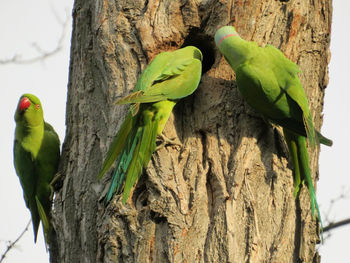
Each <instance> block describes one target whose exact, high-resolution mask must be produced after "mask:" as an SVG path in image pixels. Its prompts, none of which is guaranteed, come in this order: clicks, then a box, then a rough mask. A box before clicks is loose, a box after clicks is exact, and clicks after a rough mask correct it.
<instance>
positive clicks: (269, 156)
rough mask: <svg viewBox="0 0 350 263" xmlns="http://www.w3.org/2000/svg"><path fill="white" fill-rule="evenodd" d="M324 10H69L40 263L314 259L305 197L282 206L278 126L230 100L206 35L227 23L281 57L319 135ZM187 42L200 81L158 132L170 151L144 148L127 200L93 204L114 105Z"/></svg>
mask: <svg viewBox="0 0 350 263" xmlns="http://www.w3.org/2000/svg"><path fill="white" fill-rule="evenodd" d="M331 11H332V6H331V1H329V0H307V1H304V0H290V1H288V0H287V1H282V0H281V1H277V0H271V1H264V0H259V1H257V0H245V1H243V0H231V1H229V0H202V1H200V0H181V1H175V0H135V1H129V0H118V1H116V0H115V1H112V0H100V1H95V0H76V1H75V4H74V10H73V17H74V22H73V34H72V47H71V62H70V77H69V85H68V102H67V121H66V123H67V131H66V138H65V141H64V146H63V153H62V163H61V173H62V176H63V178H64V181H63V183H62V186H61V188H60V189H59V190H58V191H57V192H56V198H55V207H54V212H53V216H54V221H55V222H54V223H55V229H56V233H57V244H52V246H51V247H52V250H51V261H52V262H318V261H319V256H318V254H317V252H316V251H315V245H316V243H318V242H319V237H318V234H317V233H318V231H319V229H318V227H317V225H316V222H315V220H313V219H312V215H311V212H310V203H309V197H308V192H307V190H306V188H305V187H303V189H302V192H301V195H300V199H297V200H295V199H294V198H293V179H292V170H291V168H292V167H291V165H290V164H289V161H288V151H287V148H286V146H285V143H284V140H283V136H282V133H281V129H280V128H278V127H275V126H273V125H271V124H269V123H268V122H266V121H264V120H263V119H262V118H261V116H260V115H259V114H258V113H256V112H255V111H254V110H253V109H251V108H250V107H249V106H248V105H247V104H246V103H245V102H244V101H243V100H242V97H241V96H240V94H239V92H238V91H237V88H236V84H235V80H234V79H235V78H234V73H233V71H232V70H231V68H230V67H229V66H228V64H227V63H226V62H225V61H224V59H223V58H222V56H221V55H220V54H219V52H218V51H217V49H216V48H215V45H214V42H213V36H214V33H215V31H216V30H217V29H218V27H220V26H223V25H227V24H233V25H235V26H236V29H237V31H238V32H239V33H240V34H241V36H242V37H243V38H244V39H247V40H254V41H256V42H258V43H259V44H261V45H264V44H266V43H270V44H273V45H274V46H276V47H278V48H280V49H282V51H283V52H284V53H285V54H286V55H287V57H289V58H290V59H291V60H293V61H294V62H296V63H297V64H298V65H299V66H300V68H301V69H302V71H303V73H302V74H300V78H301V80H302V83H303V85H304V88H305V89H306V93H307V95H308V98H309V102H310V107H311V111H312V115H313V119H314V122H315V125H316V127H317V128H320V125H321V123H322V114H321V111H322V106H323V97H324V90H325V88H326V86H327V82H328V76H327V64H328V59H329V40H330V26H331ZM189 44H191V45H195V46H197V47H199V48H200V49H201V50H202V52H203V55H204V62H203V63H204V71H203V73H204V74H203V77H202V80H201V83H200V86H199V88H198V90H197V91H196V92H195V94H194V95H192V96H190V97H188V98H186V99H184V100H182V101H181V102H179V103H178V105H177V106H176V108H175V110H174V114H173V115H172V117H171V118H170V120H169V121H168V123H167V125H166V128H165V131H164V133H165V135H167V136H168V137H170V138H171V137H176V138H178V139H179V140H180V141H181V143H182V144H183V147H181V148H179V147H176V146H167V147H165V148H162V149H160V150H159V151H157V152H156V153H155V154H154V155H153V157H152V160H151V162H150V164H149V166H148V168H147V170H146V171H145V173H144V174H143V175H142V177H141V179H140V181H139V182H138V184H137V186H136V188H135V190H134V192H133V195H132V198H131V199H129V202H128V203H127V204H126V205H125V206H124V205H122V204H121V200H120V198H119V197H118V196H116V197H115V198H114V199H113V201H112V202H111V203H110V204H109V205H108V206H107V207H105V206H104V204H103V203H102V202H101V197H102V196H103V193H104V192H105V190H106V187H107V185H108V180H109V179H110V176H109V175H108V176H106V178H105V179H104V180H102V181H101V182H98V181H97V179H96V176H97V173H98V170H99V169H100V166H101V163H102V161H103V158H104V157H105V154H106V152H107V150H108V146H109V143H110V142H111V140H112V138H113V136H114V135H115V133H116V131H117V130H118V127H119V126H120V125H121V123H122V121H123V119H124V116H125V113H126V111H127V109H128V106H116V105H114V103H113V102H114V101H115V100H116V99H117V98H119V97H120V96H124V95H126V94H128V93H130V91H131V90H132V89H133V86H134V85H135V83H136V80H137V78H138V76H139V75H140V73H141V71H142V70H143V69H144V68H145V66H146V65H147V64H148V63H149V62H150V60H151V59H152V58H153V57H154V56H155V55H156V54H158V53H159V52H161V51H165V50H173V49H176V48H179V47H181V46H184V45H189ZM318 154H319V150H318V149H317V150H315V151H312V152H311V170H312V174H313V175H314V176H315V177H318Z"/></svg>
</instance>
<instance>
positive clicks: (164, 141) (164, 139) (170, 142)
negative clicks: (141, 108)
mask: <svg viewBox="0 0 350 263" xmlns="http://www.w3.org/2000/svg"><path fill="white" fill-rule="evenodd" d="M157 139H158V141H159V142H160V144H158V145H157V147H156V151H158V150H160V149H162V148H163V147H165V146H167V145H174V146H178V147H180V148H182V147H183V145H182V143H180V142H179V141H178V140H177V139H176V137H174V138H168V137H166V136H165V135H163V134H160V135H157Z"/></svg>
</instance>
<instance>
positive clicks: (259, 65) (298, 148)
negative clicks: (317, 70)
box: [215, 26, 332, 228]
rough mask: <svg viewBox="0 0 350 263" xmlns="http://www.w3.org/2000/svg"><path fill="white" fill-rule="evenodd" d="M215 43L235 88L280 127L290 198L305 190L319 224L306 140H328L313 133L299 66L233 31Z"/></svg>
mask: <svg viewBox="0 0 350 263" xmlns="http://www.w3.org/2000/svg"><path fill="white" fill-rule="evenodd" d="M215 43H216V45H217V47H218V48H219V50H220V52H221V53H222V54H223V55H224V57H225V59H226V60H227V62H228V63H229V64H230V66H231V67H232V69H233V70H234V72H235V73H236V81H237V85H238V89H239V91H240V92H241V94H242V96H243V97H244V99H245V100H246V101H247V103H248V104H249V105H250V106H251V107H253V108H254V109H256V110H257V111H258V112H260V113H261V114H262V115H263V116H265V117H267V118H268V119H270V120H271V121H272V122H274V123H276V124H278V125H281V126H282V127H283V133H284V136H285V140H286V142H287V145H288V148H289V152H290V156H291V159H292V161H293V166H294V196H295V197H296V196H297V195H298V193H299V191H300V187H301V185H302V183H304V182H305V183H306V186H307V188H308V190H309V195H310V202H311V210H312V215H313V217H314V218H315V209H316V211H317V215H318V218H319V220H320V223H321V228H322V221H321V216H320V211H319V208H318V204H317V201H316V195H315V189H314V186H313V183H312V177H311V171H310V166H309V155H308V151H307V145H306V139H308V141H309V144H310V145H311V146H312V147H315V145H316V144H318V143H322V144H325V145H327V146H331V145H332V141H331V140H329V139H327V138H326V137H324V136H322V135H321V134H320V133H319V132H318V131H316V130H315V128H314V125H313V121H312V116H311V114H310V110H309V105H308V100H307V97H306V94H305V91H304V89H303V87H302V85H301V83H300V79H299V77H298V73H300V72H301V71H300V69H299V67H298V66H297V65H296V64H294V63H293V62H292V61H290V60H289V59H287V58H286V57H285V56H284V55H283V53H282V52H281V51H280V50H279V49H277V48H275V47H273V46H271V45H266V46H265V47H259V46H258V44H257V43H255V42H249V41H245V40H243V39H242V38H241V37H240V36H239V35H238V33H237V32H236V30H235V28H234V27H232V26H225V27H222V28H220V29H219V30H218V31H217V32H216V34H215Z"/></svg>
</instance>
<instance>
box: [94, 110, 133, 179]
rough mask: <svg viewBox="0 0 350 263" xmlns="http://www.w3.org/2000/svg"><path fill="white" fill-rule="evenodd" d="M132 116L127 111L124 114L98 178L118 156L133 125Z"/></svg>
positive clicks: (99, 177)
mask: <svg viewBox="0 0 350 263" xmlns="http://www.w3.org/2000/svg"><path fill="white" fill-rule="evenodd" d="M132 120H133V117H132V114H131V113H130V112H129V113H128V115H127V116H126V118H125V120H124V122H123V124H122V126H121V127H120V129H119V131H118V133H117V134H116V136H115V137H114V139H113V142H112V144H111V146H110V147H109V150H108V153H107V157H106V159H105V161H104V162H103V165H102V168H101V170H100V172H99V174H98V179H99V180H100V179H101V178H102V177H103V176H104V175H105V173H106V172H107V171H108V170H109V169H110V168H111V166H112V165H113V164H114V162H115V160H116V159H117V158H118V156H119V154H120V152H121V151H122V149H123V148H124V145H125V142H126V141H127V136H128V134H129V133H130V130H131V128H132V125H133V121H132Z"/></svg>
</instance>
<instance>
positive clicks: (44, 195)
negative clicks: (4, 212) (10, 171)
mask: <svg viewBox="0 0 350 263" xmlns="http://www.w3.org/2000/svg"><path fill="white" fill-rule="evenodd" d="M15 121H16V130H15V140H14V148H13V154H14V165H15V169H16V173H17V175H18V177H19V180H20V183H21V185H22V188H23V196H24V200H25V203H26V206H27V207H28V209H29V210H30V213H31V216H32V223H33V230H34V242H36V240H37V235H38V228H39V224H40V221H41V222H42V225H43V231H44V238H45V242H46V243H47V241H48V234H49V231H50V229H51V223H50V211H51V205H52V197H53V192H52V187H51V185H50V183H51V181H52V179H53V178H54V176H55V174H56V172H57V169H58V163H59V158H60V141H59V138H58V135H57V133H56V132H55V131H54V129H53V128H52V126H51V125H50V124H48V123H46V122H45V121H44V116H43V109H42V107H41V103H40V100H39V99H38V98H37V97H36V96H34V95H32V94H24V95H22V96H21V98H20V99H19V102H18V105H17V109H16V113H15Z"/></svg>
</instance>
